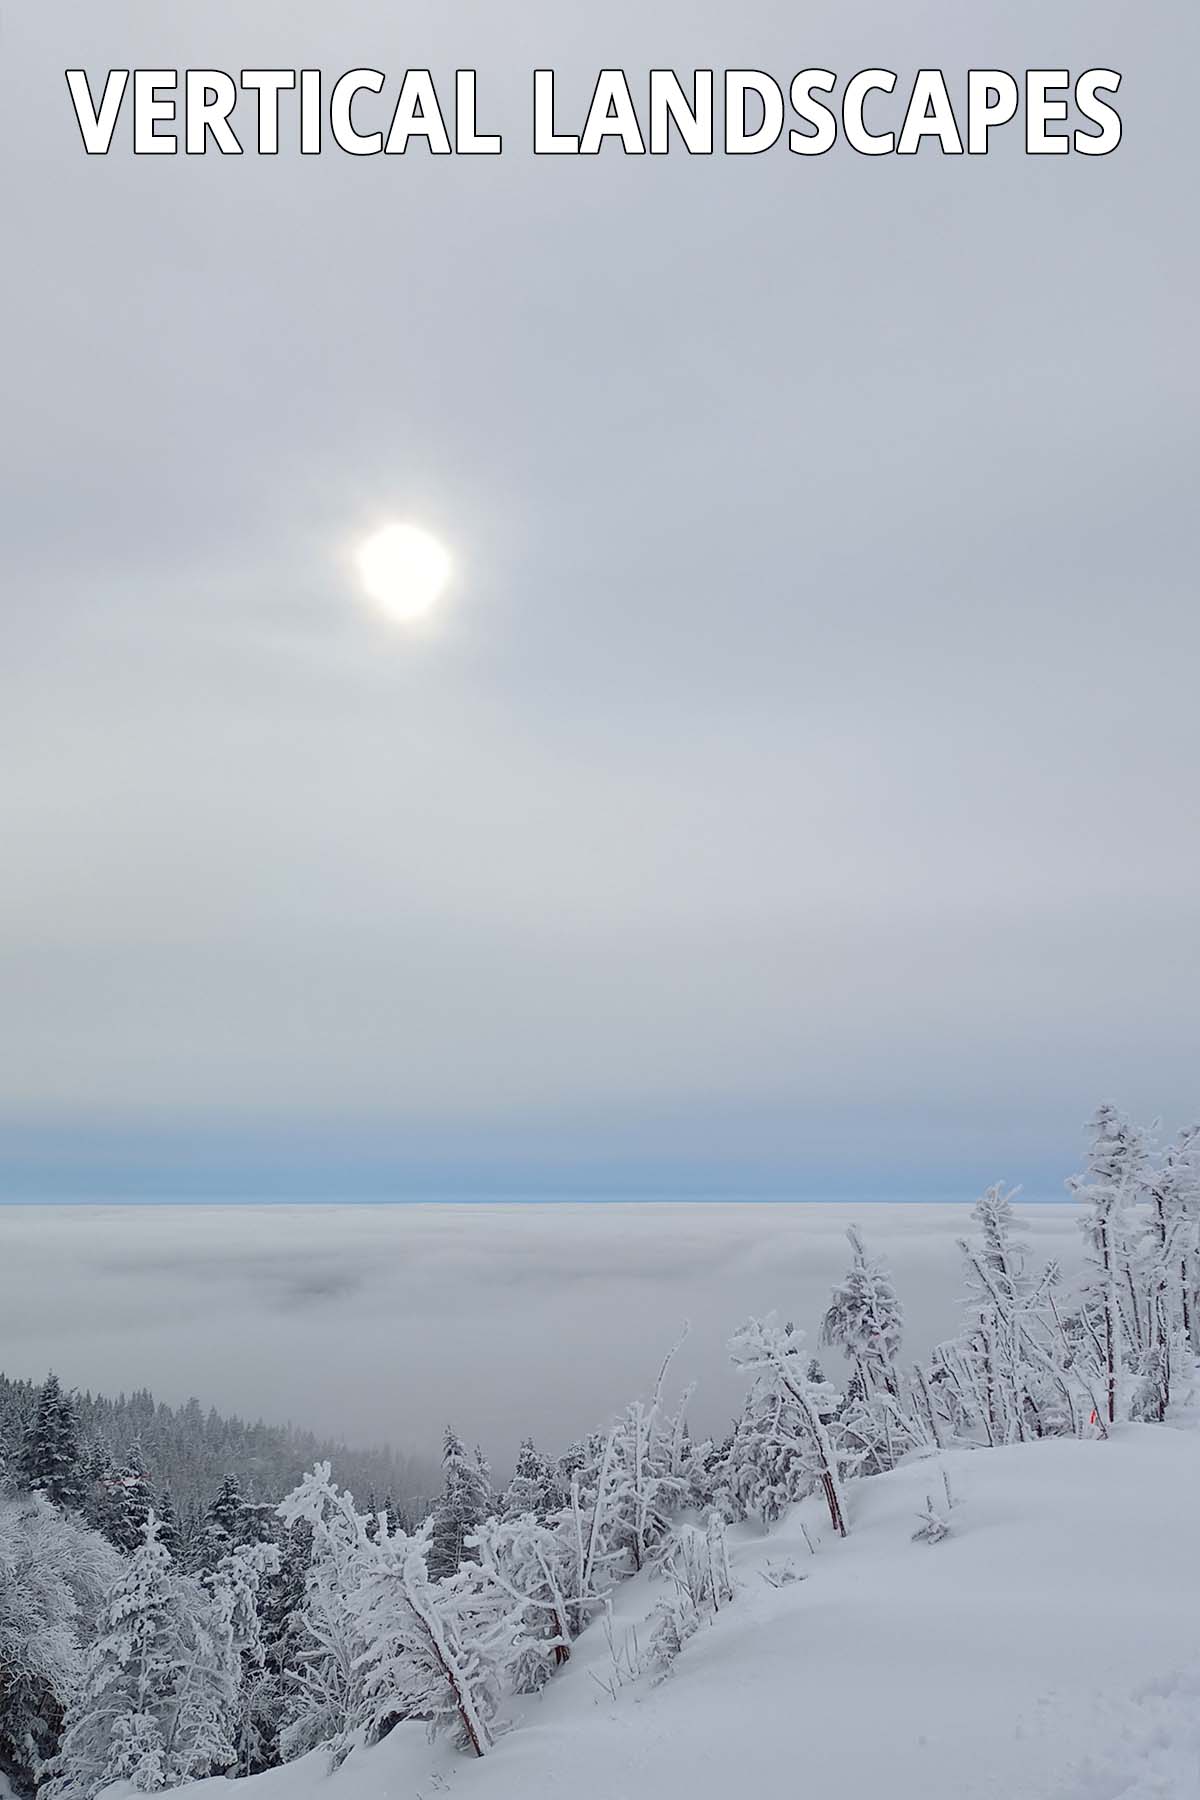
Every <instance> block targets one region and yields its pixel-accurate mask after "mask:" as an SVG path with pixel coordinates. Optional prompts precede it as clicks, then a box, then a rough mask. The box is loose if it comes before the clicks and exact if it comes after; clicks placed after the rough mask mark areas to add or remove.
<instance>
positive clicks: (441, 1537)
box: [429, 1425, 492, 1581]
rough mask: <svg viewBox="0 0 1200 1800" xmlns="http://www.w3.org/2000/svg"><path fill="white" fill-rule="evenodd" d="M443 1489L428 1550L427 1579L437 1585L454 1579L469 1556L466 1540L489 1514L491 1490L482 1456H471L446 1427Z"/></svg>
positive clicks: (438, 1501) (437, 1505) (437, 1503)
mask: <svg viewBox="0 0 1200 1800" xmlns="http://www.w3.org/2000/svg"><path fill="white" fill-rule="evenodd" d="M442 1475H443V1481H444V1486H443V1489H442V1492H441V1494H440V1496H439V1497H438V1499H437V1500H436V1501H435V1503H434V1507H433V1512H432V1514H431V1519H432V1536H431V1539H430V1548H429V1570H430V1577H431V1579H432V1580H434V1581H440V1580H442V1579H443V1578H444V1577H445V1576H447V1575H453V1574H454V1572H455V1570H456V1569H457V1568H458V1566H459V1564H460V1563H461V1562H462V1561H463V1560H464V1559H465V1558H466V1557H467V1556H468V1554H469V1552H468V1549H467V1539H468V1538H470V1537H473V1536H474V1534H475V1532H476V1530H477V1529H478V1527H479V1525H480V1524H481V1522H482V1521H483V1520H484V1519H486V1518H487V1516H488V1514H489V1513H490V1512H491V1511H492V1490H491V1480H490V1476H489V1472H488V1466H487V1464H486V1462H485V1461H484V1459H483V1453H482V1452H481V1451H480V1450H476V1451H475V1452H474V1454H472V1453H471V1452H470V1451H469V1450H468V1449H467V1447H466V1445H465V1444H464V1443H463V1441H462V1439H461V1438H460V1437H459V1435H458V1433H457V1432H456V1431H455V1430H454V1429H453V1428H452V1427H451V1426H449V1425H448V1426H447V1427H446V1435H445V1440H444V1446H443V1451H442Z"/></svg>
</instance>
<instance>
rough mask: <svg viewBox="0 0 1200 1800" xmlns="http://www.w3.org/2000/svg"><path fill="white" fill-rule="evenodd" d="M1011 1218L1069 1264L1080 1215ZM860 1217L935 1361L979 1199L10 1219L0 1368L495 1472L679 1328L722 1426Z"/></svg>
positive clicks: (648, 1371)
mask: <svg viewBox="0 0 1200 1800" xmlns="http://www.w3.org/2000/svg"><path fill="white" fill-rule="evenodd" d="M1018 1214H1019V1218H1020V1223H1021V1228H1022V1235H1023V1237H1024V1238H1025V1240H1026V1241H1027V1242H1028V1244H1029V1245H1030V1248H1031V1256H1032V1260H1034V1261H1036V1262H1038V1263H1039V1264H1040V1263H1041V1262H1044V1261H1046V1260H1047V1259H1049V1258H1051V1257H1054V1258H1056V1259H1058V1260H1059V1261H1060V1262H1061V1263H1062V1264H1063V1265H1064V1268H1066V1269H1068V1270H1070V1269H1072V1268H1074V1267H1075V1266H1076V1265H1077V1263H1078V1258H1079V1245H1080V1238H1079V1230H1078V1225H1077V1220H1078V1217H1079V1209H1078V1208H1077V1207H1074V1206H1071V1205H1037V1206H1029V1207H1020V1206H1018ZM849 1223H857V1224H858V1225H859V1226H860V1227H861V1228H862V1230H863V1231H864V1233H865V1235H866V1238H867V1241H868V1245H869V1247H870V1248H871V1249H872V1250H873V1251H874V1252H875V1253H876V1254H877V1255H878V1256H880V1257H882V1258H884V1259H886V1261H887V1262H888V1263H890V1264H891V1266H892V1268H893V1269H894V1271H895V1275H896V1281H897V1285H898V1287H899V1290H900V1294H901V1297H902V1299H903V1302H904V1305H905V1310H906V1317H907V1323H908V1336H907V1344H906V1348H907V1350H908V1351H910V1352H911V1353H913V1354H917V1353H920V1352H923V1351H926V1350H928V1349H929V1347H930V1346H931V1345H932V1344H933V1343H935V1342H936V1341H937V1340H938V1339H939V1338H941V1337H944V1336H945V1335H947V1334H948V1333H949V1332H950V1331H952V1330H953V1329H954V1326H955V1320H956V1316H957V1311H958V1307H957V1302H958V1300H959V1297H960V1294H961V1291H962V1284H961V1277H960V1258H959V1255H958V1252H957V1249H956V1245H955V1240H956V1238H957V1237H958V1236H960V1235H961V1234H962V1233H963V1232H964V1231H965V1230H968V1229H969V1226H970V1209H969V1208H968V1207H959V1206H954V1205H944V1204H943V1205H916V1204H900V1203H893V1204H888V1205H879V1204H873V1205H872V1204H867V1205H852V1204H848V1203H841V1202H838V1203H834V1202H829V1203H811V1202H810V1203H806V1204H803V1205H795V1206H792V1205H786V1204H778V1203H777V1204H770V1205H767V1204H752V1203H738V1204H714V1203H706V1204H697V1205H689V1204H686V1203H681V1202H671V1203H663V1204H657V1203H648V1202H638V1203H614V1204H609V1205H589V1204H571V1203H563V1204H558V1205H544V1204H543V1205H519V1204H496V1203H492V1204H488V1205H478V1206H474V1205H446V1204H442V1205H428V1206H424V1205H403V1206H394V1207H393V1206H296V1207H287V1206H263V1207H258V1206H249V1205H241V1206H226V1207H221V1206H187V1207H146V1206H138V1207H119V1206H114V1207H99V1206H89V1207H70V1206H36V1207H34V1206H29V1207H24V1206H12V1207H3V1208H0V1368H3V1369H4V1370H5V1371H6V1372H7V1373H8V1374H10V1375H24V1376H33V1377H39V1378H40V1377H41V1376H42V1375H44V1373H45V1372H46V1370H47V1369H48V1368H51V1367H52V1368H54V1369H55V1371H56V1372H57V1373H58V1375H59V1376H60V1378H61V1379H62V1380H63V1381H64V1383H67V1384H69V1385H71V1386H74V1387H80V1388H91V1389H92V1390H99V1391H102V1392H118V1391H121V1390H129V1389H131V1388H139V1387H150V1388H151V1389H152V1390H153V1392H154V1393H155V1394H156V1395H157V1396H158V1397H160V1398H162V1399H164V1400H168V1401H170V1402H172V1403H178V1402H180V1401H183V1400H185V1399H187V1398H188V1397H189V1396H190V1395H192V1394H195V1395H197V1396H198V1397H199V1398H200V1400H201V1401H202V1402H203V1403H204V1404H205V1405H206V1406H208V1405H213V1406H216V1407H217V1408H218V1409H219V1410H221V1411H222V1412H236V1413H239V1414H241V1415H242V1416H244V1417H250V1418H256V1417H260V1416H261V1417H262V1418H264V1419H267V1420H271V1421H285V1420H292V1421H294V1422H295V1423H296V1424H299V1425H306V1426H309V1427H311V1428H312V1429H314V1430H316V1431H318V1432H320V1433H322V1434H326V1433H328V1434H330V1435H334V1436H337V1437H339V1438H342V1439H344V1440H346V1441H348V1442H351V1443H362V1444H367V1443H378V1442H388V1443H391V1444H393V1445H394V1446H395V1447H396V1448H397V1449H402V1450H405V1451H408V1452H411V1453H414V1454H417V1455H420V1456H422V1457H425V1456H431V1455H434V1454H436V1451H437V1449H438V1446H439V1442H440V1435H441V1430H442V1427H443V1425H444V1423H445V1422H446V1421H447V1420H452V1421H453V1423H454V1424H455V1426H456V1428H457V1429H458V1430H459V1431H460V1432H461V1433H462V1434H463V1435H464V1436H465V1437H466V1438H467V1439H468V1441H470V1442H475V1441H478V1442H480V1443H481V1444H482V1445H483V1446H484V1448H485V1450H486V1451H487V1452H488V1453H489V1455H490V1456H491V1457H492V1458H493V1459H494V1461H495V1462H496V1463H497V1465H498V1466H500V1467H503V1466H504V1465H507V1464H510V1462H511V1456H512V1452H513V1448H514V1445H515V1444H516V1442H517V1441H518V1440H519V1438H520V1437H521V1436H522V1435H524V1434H525V1433H526V1432H531V1433H533V1434H534V1435H535V1436H536V1437H537V1438H538V1439H539V1440H540V1441H542V1442H543V1443H544V1444H545V1446H546V1447H547V1448H548V1449H557V1448H561V1447H563V1446H564V1445H565V1444H566V1443H567V1442H569V1441H570V1440H571V1439H572V1438H574V1437H576V1436H578V1435H580V1434H581V1433H582V1432H583V1431H585V1430H588V1429H590V1428H592V1427H593V1426H597V1425H599V1424H602V1423H603V1422H604V1421H605V1420H606V1419H607V1418H608V1416H609V1415H610V1414H611V1413H612V1412H613V1411H614V1410H615V1409H616V1408H618V1407H619V1406H621V1405H622V1404H623V1403H624V1402H625V1401H626V1400H628V1399H631V1398H633V1397H635V1396H636V1395H637V1394H639V1393H645V1392H646V1391H647V1390H648V1389H649V1388H650V1387H651V1386H652V1385H653V1382H654V1378H655V1374H656V1371H657V1369H658V1366H659V1364H660V1362H661V1360H662V1357H663V1355H664V1353H665V1352H666V1351H667V1350H668V1349H669V1348H670V1346H671V1344H672V1343H673V1342H674V1341H675V1340H676V1339H677V1338H678V1336H679V1334H680V1332H681V1330H682V1328H683V1326H684V1323H685V1321H686V1322H687V1323H688V1324H689V1326H690V1330H689V1334H688V1337H687V1340H686V1342H685V1343H684V1345H683V1347H682V1349H681V1350H680V1352H679V1355H678V1357H677V1359H676V1363H675V1374H676V1376H677V1378H678V1382H680V1383H682V1382H685V1381H695V1382H696V1383H697V1391H696V1397H695V1401H694V1405H693V1418H694V1420H695V1423H696V1425H697V1427H698V1428H700V1429H703V1430H705V1431H712V1432H717V1431H720V1430H722V1429H723V1428H724V1426H725V1424H726V1422H727V1420H728V1419H729V1417H730V1415H731V1414H732V1413H733V1412H734V1411H735V1410H736V1408H737V1407H738V1405H739V1402H740V1397H741V1394H742V1392H743V1388H744V1383H743V1379H742V1378H741V1377H739V1376H738V1374H737V1373H736V1371H734V1370H733V1369H732V1368H731V1367H730V1365H729V1362H728V1358H727V1355H726V1349H725V1346H726V1342H727V1340H728V1337H729V1335H730V1333H731V1332H732V1331H733V1330H734V1328H735V1327H736V1326H737V1325H738V1324H739V1323H740V1322H741V1321H742V1319H744V1318H745V1317H746V1315H747V1314H749V1313H751V1312H755V1313H760V1314H761V1313H766V1312H770V1311H772V1310H775V1311H777V1312H778V1313H779V1315H780V1316H781V1317H782V1318H787V1319H793V1320H794V1321H795V1322H796V1323H797V1324H798V1325H800V1326H802V1327H803V1328H804V1329H805V1330H807V1331H808V1332H809V1334H810V1337H811V1338H812V1339H813V1340H814V1341H815V1337H816V1331H817V1327H818V1324H819V1321H820V1316H821V1312H822V1309H823V1307H824V1304H825V1299H826V1296H827V1293H828V1289H829V1287H830V1284H831V1282H832V1281H833V1280H834V1278H835V1277H836V1276H837V1275H838V1274H839V1273H840V1271H841V1270H842V1269H843V1267H844V1266H845V1263H846V1258H847V1246H846V1241H845V1237H844V1232H845V1228H846V1226H847V1224H849ZM828 1365H829V1372H830V1374H835V1373H836V1371H837V1367H838V1365H837V1359H836V1358H834V1357H830V1358H829V1359H828Z"/></svg>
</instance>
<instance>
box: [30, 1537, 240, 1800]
mask: <svg viewBox="0 0 1200 1800" xmlns="http://www.w3.org/2000/svg"><path fill="white" fill-rule="evenodd" d="M236 1697H237V1665H236V1660H235V1658H234V1657H233V1656H232V1653H231V1643H230V1638H229V1633H228V1630H227V1628H226V1625H225V1622H224V1621H223V1620H222V1618H221V1617H220V1615H219V1613H218V1611H217V1610H216V1609H215V1608H214V1607H213V1606H212V1604H211V1602H210V1600H209V1598H208V1596H207V1595H206V1594H205V1592H204V1590H203V1588H202V1587H201V1586H200V1584H199V1583H198V1582H196V1581H193V1580H191V1579H190V1578H189V1577H187V1576H185V1575H180V1574H178V1573H177V1572H176V1571H175V1570H174V1569H173V1567H172V1564H171V1559H170V1557H169V1556H168V1554H167V1552H166V1550H165V1549H164V1548H163V1546H162V1544H161V1543H159V1541H158V1527H157V1522H156V1521H155V1519H154V1516H153V1514H151V1516H150V1518H149V1519H148V1520H147V1521H146V1527H145V1533H144V1537H143V1542H142V1544H141V1545H140V1547H139V1548H138V1550H137V1551H136V1553H135V1554H134V1555H133V1556H132V1557H131V1558H130V1559H129V1561H128V1563H126V1564H125V1566H124V1567H123V1568H122V1570H121V1572H120V1574H119V1575H118V1577H117V1579H116V1581H115V1582H114V1583H113V1585H112V1586H111V1587H110V1589H109V1591H108V1593H107V1595H106V1597H105V1601H104V1605H103V1607H102V1608H101V1611H100V1616H99V1619H98V1622H97V1635H96V1637H95V1640H94V1642H93V1643H92V1645H91V1648H90V1649H89V1652H88V1657H87V1663H86V1667H85V1670H84V1676H83V1680H82V1683H81V1685H80V1688H79V1690H78V1692H77V1694H76V1695H75V1697H74V1699H73V1700H72V1702H71V1705H70V1706H69V1708H68V1711H67V1717H66V1722H65V1727H64V1731H63V1738H62V1747H61V1750H60V1752H59V1754H58V1756H57V1757H56V1758H55V1760H54V1763H53V1764H52V1765H51V1771H50V1775H51V1778H50V1780H49V1781H48V1782H47V1783H46V1785H45V1787H44V1790H43V1791H44V1793H45V1794H46V1796H47V1800H91V1796H92V1795H94V1794H96V1793H98V1792H99V1791H100V1790H101V1789H102V1788H106V1787H109V1786H111V1785H112V1784H113V1783H114V1782H117V1781H128V1782H129V1783H130V1784H131V1785H132V1786H133V1787H135V1788H137V1789H138V1790H139V1791H140V1792H142V1793H157V1792H159V1791H160V1790H161V1789H164V1788H169V1787H178V1786H180V1785H181V1784H182V1783H183V1782H185V1781H190V1780H195V1779H198V1778H200V1777H202V1776H205V1775H211V1774H214V1773H217V1772H219V1771H222V1770H224V1769H227V1768H228V1767H229V1766H230V1765H231V1763H232V1762H233V1760H234V1748H233V1744H232V1741H231V1736H230V1725H231V1721H232V1716H233V1712H234V1709H235V1705H236Z"/></svg>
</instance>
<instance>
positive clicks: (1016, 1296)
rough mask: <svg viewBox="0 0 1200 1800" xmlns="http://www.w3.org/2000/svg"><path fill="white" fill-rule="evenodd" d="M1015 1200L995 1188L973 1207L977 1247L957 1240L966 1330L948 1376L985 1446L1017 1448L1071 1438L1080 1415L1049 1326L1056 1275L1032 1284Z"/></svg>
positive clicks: (1051, 1270) (1052, 1269) (1049, 1272)
mask: <svg viewBox="0 0 1200 1800" xmlns="http://www.w3.org/2000/svg"><path fill="white" fill-rule="evenodd" d="M1013 1198H1014V1194H1013V1193H1011V1192H1009V1191H1008V1190H1006V1189H1005V1187H1004V1185H1003V1184H1002V1183H1000V1184H997V1185H996V1186H994V1187H990V1188H989V1189H988V1190H987V1192H986V1193H985V1194H984V1195H983V1196H982V1198H981V1199H980V1200H978V1201H977V1202H976V1204H975V1208H974V1213H973V1217H974V1220H975V1223H976V1225H977V1226H978V1228H979V1234H980V1237H979V1241H978V1242H974V1241H972V1240H968V1239H966V1238H960V1239H959V1240H958V1245H959V1249H960V1250H961V1252H962V1255H963V1260H964V1262H965V1265H966V1282H967V1297H966V1308H967V1315H968V1324H967V1327H966V1330H965V1331H964V1333H963V1336H962V1338H961V1339H960V1341H959V1345H958V1347H957V1350H958V1353H957V1358H956V1359H953V1360H952V1361H951V1363H950V1365H949V1366H950V1367H951V1370H952V1372H954V1373H956V1374H958V1375H959V1376H960V1386H962V1385H963V1382H962V1379H961V1378H962V1377H965V1378H966V1380H965V1386H964V1393H963V1397H964V1401H966V1400H967V1395H968V1393H969V1395H970V1396H971V1397H972V1398H974V1400H975V1401H976V1402H977V1411H978V1420H979V1423H980V1425H981V1426H982V1429H983V1431H984V1434H985V1436H986V1438H987V1441H988V1442H989V1443H990V1444H1005V1443H1015V1442H1023V1441H1024V1440H1025V1439H1027V1438H1032V1437H1044V1436H1045V1435H1046V1434H1047V1433H1048V1432H1061V1431H1067V1432H1070V1433H1073V1434H1074V1433H1077V1432H1078V1430H1079V1429H1080V1424H1081V1419H1082V1417H1083V1411H1082V1410H1081V1408H1082V1396H1081V1395H1080V1393H1079V1391H1078V1390H1079V1383H1078V1380H1077V1379H1076V1378H1075V1377H1073V1376H1072V1375H1071V1372H1070V1371H1071V1358H1070V1357H1064V1355H1063V1350H1064V1345H1063V1343H1062V1341H1061V1337H1060V1335H1059V1334H1058V1333H1057V1331H1056V1330H1055V1329H1054V1328H1053V1325H1052V1321H1054V1322H1056V1314H1055V1312H1054V1308H1053V1305H1052V1299H1053V1291H1054V1289H1055V1287H1056V1285H1057V1283H1058V1269H1057V1266H1056V1265H1055V1264H1054V1263H1051V1264H1049V1265H1048V1266H1047V1267H1046V1268H1045V1269H1044V1270H1043V1271H1042V1273H1041V1275H1040V1276H1038V1277H1037V1278H1036V1279H1034V1278H1033V1277H1031V1276H1030V1275H1028V1274H1027V1272H1026V1266H1027V1261H1028V1254H1029V1253H1028V1249H1027V1246H1026V1245H1025V1244H1023V1243H1022V1242H1021V1241H1020V1240H1019V1239H1018V1238H1017V1236H1016V1224H1015V1220H1014V1217H1013V1210H1012V1201H1013Z"/></svg>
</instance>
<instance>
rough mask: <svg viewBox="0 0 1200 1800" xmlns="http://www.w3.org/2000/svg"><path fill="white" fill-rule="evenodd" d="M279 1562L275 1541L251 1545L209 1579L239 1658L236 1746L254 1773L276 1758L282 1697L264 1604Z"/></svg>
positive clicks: (239, 1764) (239, 1761) (246, 1769)
mask: <svg viewBox="0 0 1200 1800" xmlns="http://www.w3.org/2000/svg"><path fill="white" fill-rule="evenodd" d="M279 1566H280V1556H279V1549H278V1547H277V1546H276V1545H275V1544H247V1545H243V1546H242V1548H241V1549H238V1550H231V1551H229V1552H228V1553H227V1554H226V1555H225V1556H223V1557H222V1558H221V1560H220V1562H219V1563H218V1564H217V1567H216V1570H215V1571H214V1573H213V1575H212V1576H211V1577H210V1579H209V1580H208V1582H207V1584H206V1585H207V1587H208V1590H209V1592H210V1593H211V1595H212V1598H213V1604H214V1607H215V1609H216V1612H217V1616H218V1618H219V1619H220V1620H221V1622H222V1624H223V1626H224V1628H225V1630H226V1631H227V1632H228V1635H229V1642H230V1646H231V1649H232V1653H233V1655H234V1657H235V1658H236V1659H237V1668H238V1682H237V1686H238V1702H237V1714H236V1719H235V1721H234V1750H235V1752H236V1765H235V1766H236V1769H237V1772H238V1774H240V1775H253V1774H255V1773H256V1772H257V1771H258V1770H259V1769H264V1768H266V1767H267V1766H268V1765H269V1764H270V1763H271V1762H272V1761H273V1760H274V1752H275V1745H276V1742H277V1738H278V1733H279V1721H280V1715H281V1712H282V1697H281V1694H280V1691H279V1684H278V1682H277V1680H276V1679H275V1675H274V1671H273V1670H272V1669H271V1668H270V1667H269V1665H268V1659H267V1638H266V1635H265V1633H264V1630H263V1620H262V1614H261V1611H260V1604H261V1598H262V1595H263V1590H264V1586H265V1583H266V1582H267V1580H268V1579H269V1577H271V1576H272V1575H277V1574H278V1572H279Z"/></svg>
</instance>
